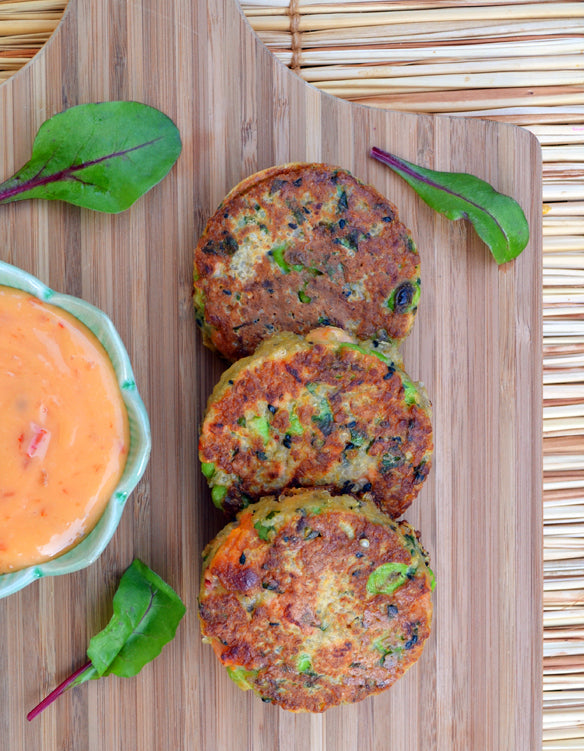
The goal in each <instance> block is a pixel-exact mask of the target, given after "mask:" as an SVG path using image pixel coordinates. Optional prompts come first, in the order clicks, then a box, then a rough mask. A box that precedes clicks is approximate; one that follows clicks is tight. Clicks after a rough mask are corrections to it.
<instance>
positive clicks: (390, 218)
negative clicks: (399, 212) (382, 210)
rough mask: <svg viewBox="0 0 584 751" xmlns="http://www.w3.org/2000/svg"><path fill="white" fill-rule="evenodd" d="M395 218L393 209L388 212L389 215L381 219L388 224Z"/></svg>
mask: <svg viewBox="0 0 584 751" xmlns="http://www.w3.org/2000/svg"><path fill="white" fill-rule="evenodd" d="M394 219H395V214H394V213H393V211H389V212H388V213H387V216H384V217H383V219H382V220H381V221H382V222H385V223H386V224H391V222H393V220H394Z"/></svg>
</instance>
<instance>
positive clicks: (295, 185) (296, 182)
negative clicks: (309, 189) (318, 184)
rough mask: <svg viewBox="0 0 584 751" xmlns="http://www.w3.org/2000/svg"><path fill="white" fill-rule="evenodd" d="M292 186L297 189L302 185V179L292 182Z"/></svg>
mask: <svg viewBox="0 0 584 751" xmlns="http://www.w3.org/2000/svg"><path fill="white" fill-rule="evenodd" d="M292 185H294V187H296V188H299V187H300V186H301V185H302V178H301V177H299V178H298V179H297V180H294V182H293V183H292Z"/></svg>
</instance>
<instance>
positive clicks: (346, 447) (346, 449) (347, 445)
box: [343, 441, 355, 451]
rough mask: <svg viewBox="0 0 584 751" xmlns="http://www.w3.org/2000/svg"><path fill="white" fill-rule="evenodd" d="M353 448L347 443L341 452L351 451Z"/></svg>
mask: <svg viewBox="0 0 584 751" xmlns="http://www.w3.org/2000/svg"><path fill="white" fill-rule="evenodd" d="M354 448H355V444H354V443H352V442H351V441H349V443H347V444H346V445H345V448H344V449H343V451H351V449H354Z"/></svg>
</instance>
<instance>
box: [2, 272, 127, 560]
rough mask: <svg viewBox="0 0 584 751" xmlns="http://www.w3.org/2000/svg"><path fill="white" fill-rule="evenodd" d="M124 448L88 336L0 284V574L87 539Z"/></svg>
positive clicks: (108, 375) (122, 418) (98, 355)
mask: <svg viewBox="0 0 584 751" xmlns="http://www.w3.org/2000/svg"><path fill="white" fill-rule="evenodd" d="M128 446H129V428H128V416H127V411H126V408H125V406H124V403H123V400H122V395H121V392H120V389H119V387H118V384H117V382H116V376H115V373H114V370H113V367H112V364H111V362H110V360H109V358H108V356H107V354H106V352H105V350H104V349H103V347H102V346H101V344H100V343H99V342H98V340H97V339H96V337H95V336H94V335H93V334H92V333H91V332H90V331H89V329H87V328H86V327H85V326H84V325H83V324H82V323H81V322H80V321H78V320H77V319H76V318H74V317H73V316H71V315H69V314H68V313H66V312H65V311H64V310H61V309H60V308H57V307H55V306H53V305H50V304H47V303H43V302H41V301H40V300H37V299H36V298H35V297H33V296H31V295H29V294H27V293H25V292H21V291H20V290H16V289H13V288H11V287H2V286H0V574H2V573H7V572H10V571H16V570H18V569H21V568H25V567H26V566H31V565H34V564H36V563H41V562H43V561H46V560H49V559H50V558H54V557H55V556H57V555H59V554H61V553H63V552H65V551H66V550H68V549H69V548H71V547H72V546H73V545H75V544H76V543H78V542H79V541H80V539H81V538H83V537H84V536H85V535H87V534H88V533H89V532H90V531H91V530H92V529H93V527H94V526H95V524H96V523H97V521H98V520H99V518H100V516H101V514H102V513H103V510H104V508H105V506H106V505H107V502H108V500H109V498H110V496H111V494H112V493H113V491H114V489H115V487H116V485H117V484H118V482H119V479H120V477H121V475H122V473H123V470H124V466H125V463H126V458H127V452H128Z"/></svg>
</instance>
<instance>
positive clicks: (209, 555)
mask: <svg viewBox="0 0 584 751" xmlns="http://www.w3.org/2000/svg"><path fill="white" fill-rule="evenodd" d="M203 558H204V566H203V572H202V577H201V589H200V594H199V616H200V622H201V630H202V633H203V637H204V641H206V642H208V643H210V644H211V646H212V647H213V650H214V651H215V653H216V655H217V657H218V658H219V660H220V661H221V663H222V664H223V665H224V666H225V667H226V668H227V671H228V673H229V675H230V676H231V678H232V679H233V680H234V681H235V682H236V683H237V684H238V685H239V686H240V687H241V688H243V689H252V690H253V691H255V692H256V693H257V694H259V696H260V697H261V698H262V700H263V701H265V702H271V703H273V704H277V705H279V706H280V707H282V708H284V709H288V710H292V711H308V712H322V711H324V710H326V709H328V708H329V707H332V706H335V705H338V704H346V703H352V702H357V701H360V700H362V699H364V698H366V697H367V696H370V695H372V694H377V693H379V692H381V691H383V690H385V689H387V688H389V686H391V685H392V684H393V683H394V682H395V681H396V680H397V679H398V678H400V677H401V676H402V675H403V673H404V672H405V671H406V670H407V669H408V668H409V667H410V666H411V665H413V663H414V662H416V660H417V659H418V658H419V657H420V654H421V652H422V649H423V646H424V643H425V641H426V640H427V638H428V636H429V635H430V628H431V620H432V599H431V590H432V589H433V587H434V576H433V573H432V571H431V569H430V568H429V566H428V555H427V553H426V551H425V550H424V549H423V547H422V546H421V544H420V542H419V540H418V533H417V532H415V531H414V530H413V529H412V527H410V525H409V524H407V522H405V521H402V522H394V521H392V520H391V519H389V517H387V516H386V515H385V514H382V513H381V512H380V511H379V510H378V509H377V507H376V506H375V505H373V504H372V503H370V502H368V501H362V500H358V499H356V498H354V497H352V496H350V495H342V496H332V495H330V494H329V493H328V492H327V491H323V490H303V491H300V492H298V491H296V492H294V491H292V492H291V493H289V494H284V495H282V496H280V498H279V499H275V498H270V497H268V498H264V499H262V500H261V501H260V502H259V503H257V504H255V505H254V506H250V507H249V508H247V509H244V510H243V511H241V512H240V513H239V514H238V516H237V519H236V521H234V522H232V523H231V524H229V525H228V526H227V527H225V529H223V530H222V531H221V532H220V533H219V534H218V536H217V537H216V538H215V540H213V541H212V542H211V543H210V544H209V545H208V546H207V548H206V549H205V551H204V553H203Z"/></svg>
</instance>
